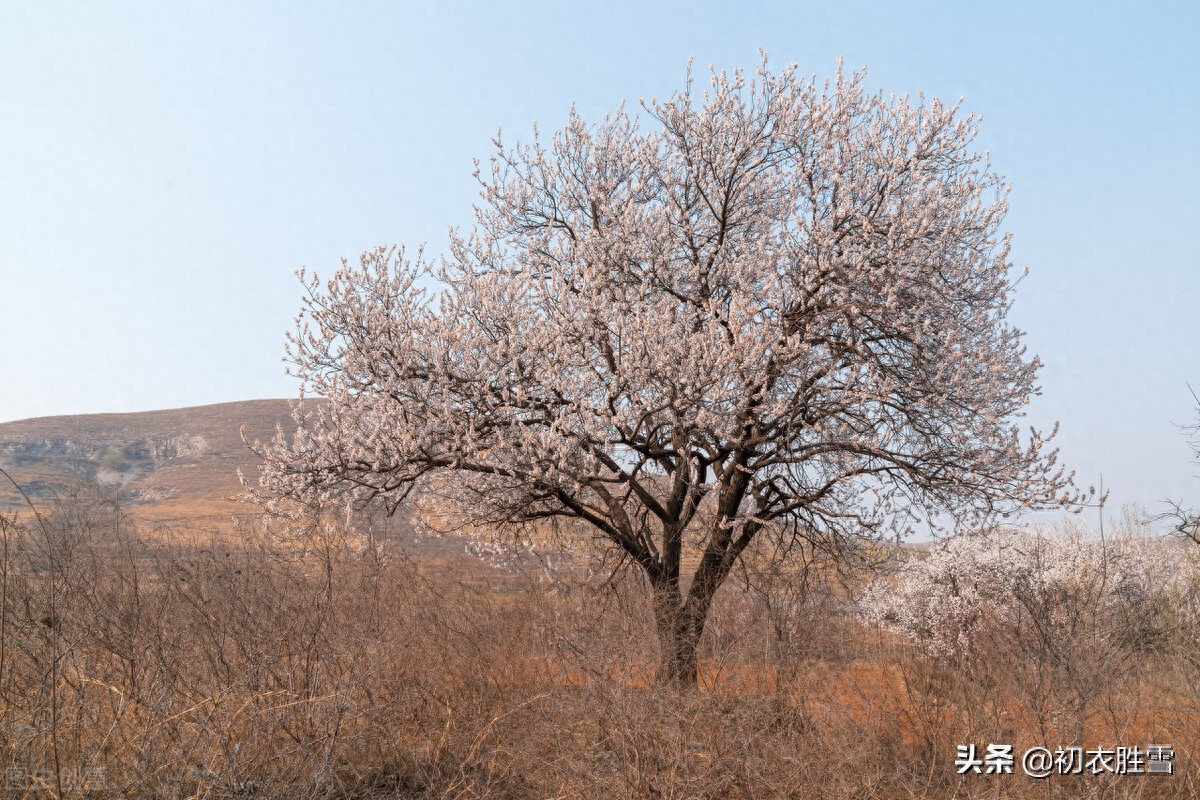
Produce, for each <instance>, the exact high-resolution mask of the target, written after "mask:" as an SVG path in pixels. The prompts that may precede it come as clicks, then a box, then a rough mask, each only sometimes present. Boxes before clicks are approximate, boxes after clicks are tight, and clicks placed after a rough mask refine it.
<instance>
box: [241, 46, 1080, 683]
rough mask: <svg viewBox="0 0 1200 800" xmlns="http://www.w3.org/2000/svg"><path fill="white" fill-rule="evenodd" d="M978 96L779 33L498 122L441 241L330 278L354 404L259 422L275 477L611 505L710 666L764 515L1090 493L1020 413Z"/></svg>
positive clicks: (1025, 389) (362, 496)
mask: <svg viewBox="0 0 1200 800" xmlns="http://www.w3.org/2000/svg"><path fill="white" fill-rule="evenodd" d="M976 123H977V119H976V118H975V117H973V116H964V115H962V114H961V113H960V111H959V109H958V107H957V106H947V105H943V104H941V103H939V102H938V101H936V100H929V101H926V100H924V99H923V98H920V99H918V101H917V102H915V103H914V102H912V101H910V99H908V98H907V97H906V98H894V97H892V98H887V97H884V96H883V95H879V94H871V93H869V92H867V91H865V89H864V87H863V75H862V74H861V73H859V74H854V75H850V76H846V75H844V74H843V72H842V71H841V69H840V68H839V70H838V72H837V74H836V75H835V76H834V78H833V79H832V81H824V82H817V81H816V80H808V81H806V80H803V79H801V78H800V77H798V76H797V74H796V72H795V69H794V67H793V68H788V69H785V70H783V71H782V72H779V73H772V72H771V71H769V70H768V69H767V66H766V62H765V60H764V63H763V66H762V67H761V68H760V69H759V70H758V71H757V72H756V73H755V74H754V75H752V76H748V75H746V74H744V73H742V72H734V73H732V74H725V73H719V74H714V75H713V77H712V79H711V81H710V82H709V84H708V86H707V88H706V89H705V90H703V91H702V92H700V93H699V94H697V92H696V90H695V89H694V87H693V84H692V80H691V75H690V71H689V77H688V81H687V87H686V89H685V91H683V92H681V93H679V94H677V95H675V96H673V97H671V98H670V99H667V100H663V101H656V100H650V101H647V102H643V103H642V104H641V113H640V114H638V115H631V114H629V113H627V112H626V111H625V110H624V109H623V108H622V109H618V110H617V111H616V112H614V113H612V114H610V115H608V116H606V117H605V118H604V119H603V120H602V121H599V122H596V123H588V122H586V121H585V120H584V119H582V118H581V117H580V116H579V115H577V114H576V113H574V112H573V113H572V114H571V116H570V119H569V122H568V123H567V124H566V126H565V127H564V128H562V129H561V130H559V131H558V132H556V133H555V134H553V136H551V137H550V139H549V140H544V139H543V138H541V137H539V136H538V135H537V133H536V131H535V134H534V137H533V140H532V143H527V144H518V145H516V146H514V147H506V146H505V145H504V144H503V142H502V141H501V140H500V138H499V137H497V139H496V141H495V145H496V153H495V155H494V156H493V157H492V159H491V164H490V169H485V170H479V169H477V172H476V174H477V177H478V178H479V180H480V183H481V185H482V192H481V198H482V202H481V203H480V204H479V206H478V207H477V208H476V224H475V226H474V227H473V229H472V230H471V231H469V232H467V233H459V232H455V233H452V234H451V238H450V242H449V247H448V250H447V251H446V254H445V255H444V256H443V257H441V258H439V259H437V260H436V261H429V260H427V259H426V258H425V257H424V256H423V255H422V254H417V255H416V257H415V258H411V259H410V258H406V256H405V254H404V253H403V251H402V250H399V249H396V248H381V249H376V250H372V251H370V252H367V253H365V254H363V256H362V258H361V260H360V261H359V262H358V263H357V264H351V263H347V262H343V265H342V268H341V269H340V270H339V271H338V272H337V273H336V274H335V275H334V276H333V278H332V280H330V281H328V282H327V283H324V284H322V283H321V282H319V281H318V279H317V278H316V277H315V276H313V277H311V278H309V279H306V285H307V287H308V292H309V294H308V299H307V300H306V307H305V309H304V310H303V312H302V313H301V316H300V319H299V320H298V326H297V331H296V333H295V334H293V335H292V336H290V337H289V338H290V345H289V360H290V362H291V364H292V365H293V371H294V372H295V374H297V375H298V376H299V377H300V378H301V379H302V381H303V383H304V386H305V387H306V391H307V392H308V393H310V394H315V395H319V396H323V397H324V398H326V399H327V402H326V403H325V404H323V405H322V406H321V408H320V410H319V411H318V412H311V411H310V412H309V413H307V414H305V413H298V420H297V421H298V423H299V428H298V430H297V432H296V434H295V436H294V438H291V439H284V438H283V437H282V436H281V437H280V438H279V439H278V440H276V441H275V442H274V443H269V444H266V445H263V446H261V447H260V448H259V452H260V453H261V455H262V456H263V457H264V458H265V461H266V469H265V474H264V475H263V478H262V488H263V490H265V491H266V492H267V493H269V494H272V495H274V496H276V497H281V498H288V499H289V500H290V501H300V502H301V503H304V504H316V505H320V504H325V503H329V502H333V501H335V500H337V499H338V498H347V497H348V498H350V499H351V500H353V501H356V502H367V501H370V500H379V501H382V502H384V503H386V504H388V506H389V507H390V508H395V507H396V506H397V504H399V503H400V502H401V501H402V500H404V498H405V497H407V496H408V494H409V492H411V491H412V490H413V489H414V488H419V487H422V486H426V485H430V483H431V482H436V483H437V485H438V486H440V487H442V488H443V489H445V488H446V487H452V488H453V492H454V495H455V498H456V500H457V502H458V503H459V506H460V507H461V508H463V509H464V510H466V511H469V512H470V513H472V514H473V515H474V516H475V517H476V518H477V519H479V520H481V521H484V522H491V523H495V524H511V523H522V522H528V521H531V520H538V519H545V518H573V519H575V520H578V521H582V522H584V523H586V524H587V525H588V526H590V529H592V530H593V531H595V533H596V534H597V535H599V536H601V537H603V539H604V540H606V541H607V542H608V543H609V544H610V545H611V546H612V547H615V548H619V550H620V551H622V552H623V553H624V554H625V555H626V556H627V557H628V558H630V559H632V561H633V562H636V564H637V565H638V566H639V567H640V568H641V570H643V571H644V573H645V576H646V578H647V581H648V583H649V586H650V587H652V592H653V599H654V604H653V605H654V609H655V615H656V623H657V630H658V634H659V637H660V643H661V648H662V654H663V662H662V670H663V672H662V674H663V677H664V679H665V680H667V681H669V682H672V683H676V684H682V685H691V684H694V683H695V681H696V674H697V645H698V642H699V641H700V637H701V634H702V632H703V630H704V625H705V620H706V618H707V616H708V611H709V608H710V605H711V603H712V601H713V597H714V594H715V593H716V591H717V589H718V588H719V587H720V586H721V585H722V582H723V581H724V580H725V579H726V577H727V576H728V575H729V574H730V570H731V569H732V568H733V566H734V565H735V563H736V562H737V559H738V558H739V556H740V554H741V553H742V552H743V551H744V550H745V549H746V547H747V545H748V544H749V543H750V542H751V541H753V540H754V539H755V537H760V536H770V537H780V538H781V539H784V540H787V541H795V540H807V541H810V542H819V543H822V544H823V545H826V546H829V547H833V548H843V547H845V546H848V545H849V544H852V543H855V542H861V541H870V540H874V539H877V538H879V537H884V536H892V535H902V534H903V533H904V532H905V531H906V530H908V529H909V527H910V526H911V525H912V524H913V523H914V522H916V521H923V523H924V522H928V521H932V522H933V523H934V524H939V525H943V524H944V525H950V524H960V523H961V524H978V523H981V522H985V521H986V520H987V519H989V518H991V517H993V516H996V515H998V514H1003V513H1008V512H1012V511H1015V510H1018V509H1021V508H1046V507H1057V506H1060V505H1062V504H1065V503H1069V502H1071V501H1072V500H1073V499H1075V498H1074V494H1073V489H1072V488H1071V479H1070V476H1069V475H1066V474H1064V472H1063V470H1062V468H1061V467H1059V466H1058V465H1057V464H1056V460H1055V453H1054V452H1052V451H1051V450H1050V449H1049V448H1048V447H1047V444H1046V442H1047V440H1048V439H1049V437H1043V436H1042V435H1040V434H1038V433H1037V432H1036V431H1033V430H1030V431H1029V433H1028V434H1027V435H1025V434H1022V433H1021V432H1020V431H1019V430H1018V427H1017V426H1016V425H1015V420H1016V419H1017V418H1018V417H1020V416H1022V414H1023V411H1024V409H1025V408H1026V406H1027V404H1028V402H1029V400H1030V397H1031V396H1032V395H1034V394H1035V393H1036V392H1037V391H1038V388H1037V386H1036V383H1035V381H1036V374H1037V371H1038V368H1039V362H1038V360H1037V359H1036V358H1032V357H1028V356H1027V355H1026V351H1025V349H1024V348H1023V346H1022V333H1021V331H1019V330H1017V329H1016V328H1015V327H1013V326H1012V325H1011V324H1009V322H1008V321H1007V314H1008V311H1009V309H1010V306H1011V303H1012V299H1013V287H1014V285H1015V284H1014V279H1013V276H1012V272H1011V266H1012V265H1011V263H1010V261H1009V239H1008V237H1007V236H1006V235H1004V234H1003V233H1002V232H1001V230H1000V227H1001V222H1002V220H1003V217H1004V214H1005V211H1006V193H1007V186H1006V184H1005V183H1004V181H1003V180H1002V179H1001V178H1000V177H999V176H998V175H996V174H995V173H993V172H992V170H991V166H990V163H989V159H988V157H987V155H986V154H984V153H981V152H979V151H978V150H977V149H976V148H975V146H974V140H975V137H976V133H977V127H976ZM302 275H303V273H302ZM281 507H282V506H281V505H279V504H276V506H275V508H276V509H279V508H281ZM702 509H703V512H702ZM685 545H686V546H688V547H694V548H696V551H697V553H698V564H697V566H696V567H695V571H694V574H692V575H691V577H690V580H688V579H687V576H685V575H682V574H681V572H682V564H683V559H682V554H683V553H684V550H685Z"/></svg>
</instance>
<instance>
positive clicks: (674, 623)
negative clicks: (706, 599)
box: [654, 583, 708, 691]
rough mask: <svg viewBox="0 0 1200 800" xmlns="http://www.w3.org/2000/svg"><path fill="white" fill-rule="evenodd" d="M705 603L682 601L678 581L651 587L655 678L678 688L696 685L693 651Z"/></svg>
mask: <svg viewBox="0 0 1200 800" xmlns="http://www.w3.org/2000/svg"><path fill="white" fill-rule="evenodd" d="M707 611H708V603H703V604H696V603H695V602H694V598H689V599H688V601H687V602H684V601H683V597H682V596H681V594H680V591H679V586H678V584H669V583H668V584H664V585H661V586H655V587H654V621H655V624H656V625H657V628H658V644H659V648H660V652H661V654H662V658H661V662H660V663H661V665H660V668H659V676H658V679H659V681H660V682H661V683H664V684H668V685H670V686H674V687H675V688H677V689H680V690H685V691H686V690H691V689H694V688H695V687H696V681H697V673H698V668H699V661H698V657H697V651H698V649H699V646H700V635H701V634H702V633H703V632H704V623H705V617H706V616H707Z"/></svg>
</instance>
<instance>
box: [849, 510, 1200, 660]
mask: <svg viewBox="0 0 1200 800" xmlns="http://www.w3.org/2000/svg"><path fill="white" fill-rule="evenodd" d="M1198 583H1200V570H1198V569H1197V565H1196V562H1195V560H1194V559H1193V558H1191V554H1190V552H1184V551H1181V550H1180V549H1179V548H1178V546H1177V543H1175V542H1171V541H1164V540H1160V539H1154V538H1150V537H1145V536H1123V537H1120V538H1118V539H1116V540H1109V541H1102V540H1099V539H1092V538H1086V537H1085V536H1083V535H1082V534H1081V533H1079V532H1078V531H1071V532H1067V533H1065V534H1058V535H1048V534H1045V533H1040V532H1038V533H1027V532H1022V531H1015V530H994V531H991V532H989V533H985V534H971V535H960V536H956V537H954V538H951V539H948V540H945V541H943V542H941V543H939V544H938V545H937V546H936V547H934V548H933V550H932V551H931V552H930V553H929V555H928V557H924V558H921V557H914V558H912V559H911V560H909V561H907V562H906V563H904V564H903V565H902V566H901V567H900V569H899V571H898V572H897V573H896V574H894V575H892V576H889V577H888V578H886V579H883V580H880V581H878V582H877V583H876V584H875V585H873V586H872V587H871V588H870V589H868V591H867V592H866V593H865V594H864V596H863V597H862V599H861V601H860V607H861V609H862V612H863V614H864V616H865V617H866V618H867V619H869V620H871V621H874V622H876V623H878V624H880V625H882V626H883V627H885V628H887V629H889V630H892V631H894V632H896V633H899V634H901V635H903V636H905V637H906V638H908V639H910V640H911V641H913V642H914V643H917V644H918V645H920V646H921V647H922V648H923V649H924V650H925V651H926V652H928V653H930V654H931V655H936V656H964V655H970V654H971V653H972V652H973V651H974V650H975V649H976V647H977V646H978V645H980V644H981V643H982V642H984V641H987V640H989V639H990V640H993V641H994V640H996V638H997V636H998V635H999V636H1001V637H1003V636H1004V635H1017V634H1019V632H1020V631H1021V630H1022V629H1024V630H1032V631H1036V632H1037V633H1038V635H1039V636H1044V637H1053V636H1054V635H1055V633H1056V631H1057V632H1065V631H1077V630H1078V629H1079V627H1080V623H1081V621H1087V623H1088V625H1089V630H1090V631H1091V632H1093V633H1094V634H1096V635H1103V636H1105V637H1106V638H1107V639H1109V640H1110V641H1111V642H1112V643H1114V644H1120V645H1124V646H1129V647H1133V648H1138V647H1146V646H1153V643H1154V640H1155V639H1156V638H1157V637H1161V636H1162V635H1163V633H1164V630H1165V628H1164V626H1165V625H1166V624H1167V623H1168V621H1170V622H1173V623H1176V624H1177V623H1179V622H1186V621H1188V620H1193V621H1194V619H1195V618H1196V617H1197V610H1198V609H1197V608H1196V603H1195V600H1194V597H1195V594H1196V593H1195V591H1194V589H1195V587H1196V586H1197V584H1198Z"/></svg>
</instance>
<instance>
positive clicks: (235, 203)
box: [0, 0, 1200, 511]
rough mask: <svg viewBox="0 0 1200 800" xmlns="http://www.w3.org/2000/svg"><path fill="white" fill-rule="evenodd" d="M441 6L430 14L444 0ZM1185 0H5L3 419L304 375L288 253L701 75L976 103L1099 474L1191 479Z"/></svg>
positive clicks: (1051, 374) (1191, 152) (429, 226)
mask: <svg viewBox="0 0 1200 800" xmlns="http://www.w3.org/2000/svg"><path fill="white" fill-rule="evenodd" d="M434 6H436V7H434ZM1197 8H1198V7H1197V5H1196V4H1194V3H1190V2H1188V3H1185V2H1178V3H1167V2H1163V3H1155V4H1134V3H1121V4H1118V3H1100V2H1080V3H1076V4H1067V3H1045V2H1037V3H1020V2H1011V3H1005V4H986V5H985V4H981V3H963V2H946V3H891V2H882V0H881V2H875V3H868V2H859V3H829V2H823V3H820V4H813V3H804V2H783V3H752V2H751V3H737V4H735V3H727V4H721V3H703V2H698V3H687V4H682V3H676V4H670V3H647V2H644V0H643V1H642V2H619V3H612V2H605V3H591V4H575V3H562V2H555V3H551V2H545V3H516V2H507V3H482V2H481V3H477V4H466V3H437V4H434V3H421V4H416V3H399V2H397V3H367V2H355V3H333V2H330V3H309V2H297V1H296V0H290V1H289V2H253V3H235V2H172V3H151V2H143V3H136V4H135V3H110V2H77V3H55V2H33V1H32V0H27V1H26V2H23V3H18V2H14V1H13V0H0V341H2V342H3V345H2V346H0V421H5V420H13V419H20V418H24V417H34V416H45V415H52V414H76V413H91V412H102V411H138V410H148V409H156V408H167V407H177V406H187V405H197V404H202V403H213V402H221V401H226V400H242V399H250V398H258V397H280V396H294V395H295V394H296V387H295V385H294V383H293V382H292V381H290V380H289V379H288V378H286V377H285V376H284V375H283V370H282V364H281V361H280V358H281V355H282V348H283V334H284V331H285V330H286V329H288V328H289V327H290V325H291V320H292V317H293V316H294V315H295V313H296V311H297V310H298V309H299V297H300V285H299V283H298V282H297V281H296V279H295V277H294V275H293V272H294V271H295V269H296V268H297V267H299V266H301V265H307V266H309V267H310V268H314V269H316V270H317V271H318V272H320V273H322V274H329V273H330V272H332V271H333V269H334V268H335V267H336V265H337V263H338V260H339V258H341V257H342V256H348V257H352V258H353V257H356V256H357V254H358V253H359V252H360V251H361V250H362V249H364V248H367V247H370V246H373V245H375V244H381V243H393V242H399V243H402V244H405V245H407V246H410V247H412V246H416V245H418V244H420V243H422V242H426V243H428V250H429V251H430V252H433V253H437V252H439V251H441V250H442V249H443V248H444V245H445V242H446V229H447V226H449V225H464V224H466V223H468V222H469V221H470V207H471V203H472V202H473V201H474V200H475V197H476V191H477V187H476V184H475V182H474V180H473V179H472V177H471V170H472V162H471V160H472V158H473V157H481V158H485V157H486V156H487V155H488V154H489V149H490V145H489V142H490V139H491V137H492V136H493V135H494V134H495V133H496V131H497V129H503V130H504V132H505V135H506V138H513V137H526V136H527V135H528V133H529V131H530V126H531V124H532V123H533V122H534V121H536V122H538V124H539V125H540V127H541V128H542V129H543V130H544V131H550V130H552V129H554V128H556V127H558V125H559V124H561V123H562V122H563V121H564V119H565V117H566V113H567V110H568V109H569V107H570V105H571V103H572V102H574V103H576V105H577V107H578V108H579V110H580V111H581V112H582V113H583V114H584V115H586V116H589V117H592V118H595V117H598V116H600V115H601V114H603V113H604V112H605V111H607V110H610V109H612V108H613V107H615V105H616V104H617V103H618V102H619V101H620V100H622V99H623V98H627V99H629V100H630V102H631V103H632V102H634V101H636V99H637V98H638V97H639V96H651V95H658V96H664V95H667V94H670V93H671V92H673V91H675V90H676V89H679V88H681V85H682V79H683V74H684V68H685V65H686V63H687V59H688V57H689V56H694V57H695V61H696V64H697V66H698V72H700V73H703V72H704V71H706V68H707V65H708V64H710V63H712V64H715V65H716V66H717V67H718V68H719V69H732V68H734V67H751V68H752V67H753V66H754V65H755V64H756V63H757V61H758V56H757V51H758V49H759V48H763V49H765V50H766V51H767V52H768V53H769V54H770V57H771V60H772V62H773V63H774V64H776V65H782V64H784V63H786V62H789V61H795V62H797V63H798V64H799V66H800V70H801V72H802V73H805V74H820V75H827V74H829V73H830V72H832V71H833V70H834V69H835V67H836V62H837V57H838V56H839V55H841V56H844V57H845V59H846V64H847V66H848V67H851V68H857V67H861V66H867V67H868V68H869V75H868V85H870V86H872V87H875V88H880V89H883V90H885V91H887V92H895V93H897V94H902V93H905V92H909V93H913V94H915V93H916V92H917V91H918V90H923V91H924V92H925V93H926V95H930V96H937V97H941V98H942V99H945V100H957V99H958V98H959V97H960V96H965V104H964V105H965V108H966V109H968V110H972V111H977V112H980V113H982V114H983V115H984V122H983V126H982V130H981V134H980V140H979V141H980V142H981V144H982V146H984V147H986V148H987V149H989V150H990V151H991V153H992V158H993V161H994V164H995V166H996V169H997V170H998V171H999V172H1000V173H1001V174H1003V175H1005V176H1006V177H1007V178H1008V179H1009V180H1010V181H1011V182H1012V184H1013V192H1012V195H1011V198H1010V200H1011V211H1010V214H1009V217H1008V223H1007V226H1006V228H1007V230H1008V231H1010V232H1011V233H1012V234H1013V236H1014V260H1015V262H1016V264H1017V266H1018V267H1020V266H1023V265H1028V266H1029V267H1030V269H1031V272H1032V274H1031V275H1030V277H1029V278H1028V279H1026V280H1025V282H1024V283H1022V285H1021V288H1020V291H1019V299H1018V301H1017V305H1016V308H1015V310H1014V318H1015V320H1016V322H1017V323H1018V324H1019V325H1020V326H1021V327H1023V328H1024V329H1026V330H1027V331H1028V333H1029V335H1028V338H1027V342H1028V345H1029V347H1030V350H1031V351H1032V352H1035V353H1037V354H1039V355H1040V356H1041V357H1042V359H1043V360H1044V361H1045V362H1046V364H1047V366H1046V369H1045V370H1044V372H1043V374H1042V384H1043V387H1044V390H1045V393H1044V396H1043V397H1042V398H1040V399H1039V400H1038V401H1037V402H1036V404H1035V405H1034V407H1033V409H1032V410H1031V414H1030V420H1031V421H1032V422H1033V423H1035V424H1037V425H1040V426H1049V425H1050V424H1052V423H1053V421H1054V420H1056V419H1057V420H1061V422H1062V432H1061V434H1060V437H1059V443H1060V446H1061V448H1062V451H1063V453H1062V455H1063V458H1064V459H1065V460H1066V461H1067V463H1068V464H1069V465H1071V466H1072V467H1074V468H1075V469H1076V470H1077V471H1078V472H1079V479H1080V481H1081V483H1082V484H1083V485H1085V486H1086V485H1087V484H1088V483H1091V482H1094V481H1095V480H1096V479H1097V477H1098V475H1099V474H1100V473H1103V474H1104V481H1105V484H1106V485H1107V486H1109V487H1111V488H1112V492H1113V496H1112V501H1113V503H1114V504H1116V505H1119V504H1121V503H1125V502H1136V503H1140V504H1142V505H1145V506H1147V507H1149V508H1150V509H1151V510H1152V511H1153V510H1159V509H1160V505H1159V504H1160V501H1161V500H1162V499H1163V498H1165V497H1172V498H1176V499H1183V500H1185V501H1188V502H1192V503H1200V479H1197V478H1196V477H1195V473H1196V472H1198V471H1200V468H1197V467H1196V465H1194V464H1192V463H1191V461H1190V459H1189V452H1188V449H1187V446H1186V443H1185V441H1184V439H1183V437H1182V436H1181V435H1180V433H1179V431H1178V429H1177V428H1175V427H1174V425H1173V423H1180V422H1186V421H1188V420H1189V419H1191V418H1192V416H1193V408H1192V406H1193V401H1192V399H1191V396H1190V394H1189V393H1188V390H1187V386H1186V383H1187V382H1189V381H1190V382H1191V383H1192V385H1193V386H1195V387H1196V388H1197V390H1198V391H1200V344H1198V343H1200V313H1197V300H1198V299H1200V257H1198V256H1197V252H1198V248H1197V246H1196V244H1195V243H1194V240H1193V234H1194V232H1195V231H1196V230H1197V227H1198V226H1200V201H1198V200H1197V187H1198V186H1200V157H1198V155H1197V150H1198V149H1200V135H1198V124H1197V123H1198V122H1200V112H1198V110H1197V109H1198V106H1200V88H1198V86H1200V47H1198V46H1197V44H1196V43H1197V42H1200V12H1198V11H1197Z"/></svg>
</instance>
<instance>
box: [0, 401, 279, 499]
mask: <svg viewBox="0 0 1200 800" xmlns="http://www.w3.org/2000/svg"><path fill="white" fill-rule="evenodd" d="M243 425H244V426H245V428H246V435H247V437H248V438H249V439H250V440H251V441H253V440H254V439H267V438H270V437H272V436H274V434H275V430H276V426H277V425H282V426H284V427H285V428H288V427H290V425H291V415H290V407H289V401H286V400H254V401H248V402H243V403H222V404H218V405H212V406H197V407H194V408H182V409H173V410H170V411H150V412H144V413H136V414H90V415H82V416H70V417H43V418H40V419H30V420H21V421H18V422H9V423H3V424H0V468H3V469H4V470H5V471H6V472H8V473H9V475H10V476H12V477H13V479H14V480H15V481H16V482H17V483H18V484H19V485H20V486H21V488H22V490H23V491H24V492H25V493H26V494H27V495H29V496H30V497H31V498H48V497H52V496H54V495H55V494H56V493H57V492H59V491H61V490H62V489H63V488H64V487H66V486H69V485H71V484H72V483H73V482H77V481H79V480H81V479H82V480H88V481H97V482H99V483H101V484H103V485H105V486H108V487H110V488H116V489H117V490H118V491H119V492H120V497H121V499H122V500H124V501H125V502H127V503H131V504H154V503H160V502H163V501H166V500H171V499H180V498H192V499H197V498H199V499H204V498H211V499H218V500H219V499H220V498H225V497H229V496H231V495H233V494H236V493H237V492H238V490H239V488H240V487H239V484H238V480H237V470H238V469H239V468H241V469H243V471H244V472H246V473H247V474H251V475H252V474H253V473H254V470H255V469H256V467H257V464H256V458H255V456H254V455H253V454H252V453H250V452H248V451H247V450H246V448H245V446H244V444H243V442H242V435H241V430H242V426H243ZM20 502H21V498H20V496H19V494H18V493H17V492H16V491H15V490H14V489H13V487H12V486H11V485H8V482H7V481H3V480H0V509H4V508H13V507H15V506H17V505H19V504H20Z"/></svg>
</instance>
